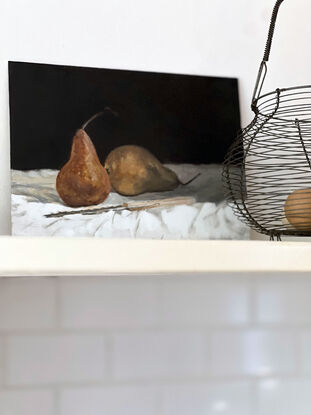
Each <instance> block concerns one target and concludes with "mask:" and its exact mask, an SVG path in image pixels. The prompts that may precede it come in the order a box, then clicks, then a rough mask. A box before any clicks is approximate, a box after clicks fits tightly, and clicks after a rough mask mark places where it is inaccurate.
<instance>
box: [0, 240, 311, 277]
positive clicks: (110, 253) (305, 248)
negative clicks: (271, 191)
mask: <svg viewBox="0 0 311 415" xmlns="http://www.w3.org/2000/svg"><path fill="white" fill-rule="evenodd" d="M310 271H311V244H310V243H309V242H265V241H160V240H137V239H136V240H125V239H123V240H114V239H113V240H111V239H109V240H108V239H100V238H83V239H82V238H56V237H55V238H41V237H35V238H25V237H10V236H2V237H0V276H1V277H13V276H60V275H61V276H63V275H71V276H79V275H85V276H86V275H103V276H105V275H112V274H118V275H120V274H125V275H126V274H153V275H154V274H171V273H188V274H189V273H209V272H310Z"/></svg>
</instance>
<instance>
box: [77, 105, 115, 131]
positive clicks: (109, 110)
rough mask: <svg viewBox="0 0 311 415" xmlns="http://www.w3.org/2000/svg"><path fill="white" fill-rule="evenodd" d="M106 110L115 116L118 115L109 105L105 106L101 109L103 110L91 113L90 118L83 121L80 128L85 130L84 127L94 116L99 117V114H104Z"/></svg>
mask: <svg viewBox="0 0 311 415" xmlns="http://www.w3.org/2000/svg"><path fill="white" fill-rule="evenodd" d="M106 112H111V113H112V114H113V115H114V116H115V117H118V116H119V114H118V113H117V112H115V111H112V109H111V108H110V107H105V108H104V109H103V111H100V112H97V113H96V114H94V115H92V117H91V118H89V119H88V120H87V121H85V123H84V124H83V125H82V127H81V129H82V130H85V129H86V127H87V126H88V125H89V124H90V123H91V122H92V121H94V120H95V119H96V118H98V117H100V116H101V115H104V114H105V113H106Z"/></svg>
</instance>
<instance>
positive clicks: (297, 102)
mask: <svg viewBox="0 0 311 415" xmlns="http://www.w3.org/2000/svg"><path fill="white" fill-rule="evenodd" d="M283 1H284V0H278V1H277V3H276V5H275V7H274V10H273V14H272V19H271V24H270V29H269V35H268V40H267V44H266V49H265V54H264V58H263V61H262V62H261V65H260V68H259V73H258V77H257V82H256V86H255V90H254V95H253V99H252V105H251V107H252V110H253V111H254V113H255V117H254V119H253V121H252V122H251V124H250V125H249V126H248V127H246V128H245V129H244V130H243V131H242V132H241V134H240V135H239V136H238V137H237V138H236V140H235V141H234V143H233V144H232V146H231V148H230V149H229V152H228V154H227V156H226V158H225V161H224V169H223V180H224V185H225V189H226V197H227V201H228V203H229V204H230V205H231V206H232V207H233V210H234V212H235V214H236V215H237V216H238V217H239V218H240V219H241V220H242V221H243V222H244V223H246V224H247V225H249V226H250V227H251V228H253V229H254V230H256V231H257V232H260V233H263V234H266V235H269V236H270V239H271V240H274V239H277V240H280V239H281V236H282V235H292V236H311V162H310V159H309V155H310V150H311V85H308V86H299V87H293V88H284V89H277V90H276V91H273V92H270V93H268V94H265V95H260V94H261V90H262V86H263V83H264V80H265V77H266V74H267V62H268V60H269V55H270V49H271V44H272V39H273V34H274V27H275V22H276V18H277V14H278V10H279V7H280V5H281V3H282V2H283ZM310 157H311V155H310Z"/></svg>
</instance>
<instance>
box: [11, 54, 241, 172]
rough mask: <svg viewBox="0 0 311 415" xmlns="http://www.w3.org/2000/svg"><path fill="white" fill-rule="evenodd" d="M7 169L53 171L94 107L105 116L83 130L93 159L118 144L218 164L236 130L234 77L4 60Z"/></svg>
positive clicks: (173, 158) (163, 158) (178, 160)
mask: <svg viewBox="0 0 311 415" xmlns="http://www.w3.org/2000/svg"><path fill="white" fill-rule="evenodd" d="M9 79H10V125H11V159H12V168H14V169H20V170H27V169H39V168H56V169H58V168H60V167H61V166H62V165H63V164H64V163H65V162H66V161H67V160H68V157H69V154H70V148H71V142H72V138H73V135H74V133H75V130H77V129H78V128H79V127H80V126H81V125H82V124H83V122H84V121H86V120H87V119H88V118H89V117H91V116H92V115H93V114H95V113H96V112H98V111H100V110H102V109H103V108H104V107H106V106H109V107H110V108H111V109H112V110H114V111H116V112H117V113H118V114H119V115H118V117H115V116H114V115H113V114H111V113H107V114H105V115H104V116H103V117H101V118H99V119H97V120H96V121H94V122H93V123H92V124H91V125H90V126H89V127H88V128H87V129H86V131H87V132H88V134H89V135H90V137H91V139H92V140H93V142H94V144H95V147H96V150H97V152H98V155H99V158H100V159H101V160H102V161H104V159H105V157H106V156H107V154H108V153H109V151H111V150H112V149H113V148H115V147H117V146H119V145H122V144H137V145H142V146H144V147H145V148H147V149H149V150H150V151H151V152H152V153H153V154H154V155H155V156H157V157H158V158H159V159H160V160H161V161H162V162H175V163H194V164H199V163H204V164H207V163H221V162H222V161H223V158H224V155H225V153H226V151H227V149H228V147H229V145H230V144H231V142H232V140H233V139H234V137H235V135H236V133H237V131H238V130H239V129H240V114H239V102H238V89H237V80H236V79H228V78H216V77H204V76H190V75H173V74H163V73H152V72H137V71H123V70H122V71H121V70H110V69H96V68H81V67H70V66H59V65H45V64H31V63H20V62H10V63H9Z"/></svg>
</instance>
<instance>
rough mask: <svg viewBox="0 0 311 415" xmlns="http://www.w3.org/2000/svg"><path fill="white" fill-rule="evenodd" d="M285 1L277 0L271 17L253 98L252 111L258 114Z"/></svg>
mask: <svg viewBox="0 0 311 415" xmlns="http://www.w3.org/2000/svg"><path fill="white" fill-rule="evenodd" d="M283 1H284V0H277V2H276V3H275V6H274V9H273V12H272V17H271V22H270V27H269V33H268V39H267V42H266V47H265V52H264V55H263V59H262V62H261V64H260V67H259V72H258V76H257V80H256V84H255V89H254V93H253V98H252V105H251V107H252V110H253V111H254V112H255V113H257V112H258V109H257V100H258V98H259V96H260V93H261V90H262V87H263V83H264V81H265V78H266V75H267V62H268V61H269V57H270V51H271V45H272V40H273V35H274V30H275V23H276V19H277V17H278V12H279V8H280V6H281V4H282V3H283Z"/></svg>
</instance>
